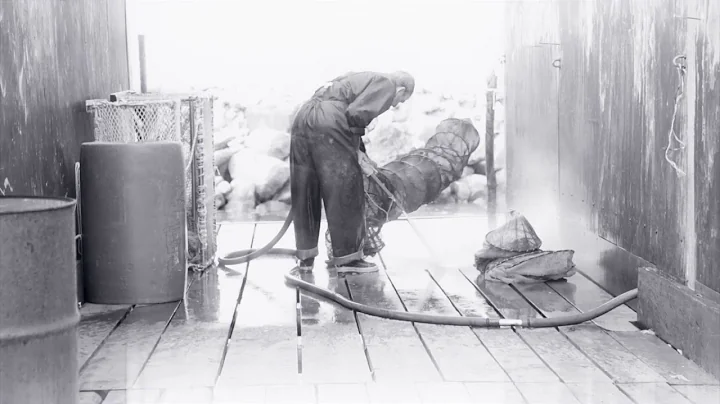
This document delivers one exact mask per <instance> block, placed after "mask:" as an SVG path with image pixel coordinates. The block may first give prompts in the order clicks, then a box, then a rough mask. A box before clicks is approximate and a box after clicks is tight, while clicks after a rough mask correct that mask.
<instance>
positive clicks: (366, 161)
mask: <svg viewBox="0 0 720 404" xmlns="http://www.w3.org/2000/svg"><path fill="white" fill-rule="evenodd" d="M358 161H359V162H360V168H362V170H363V173H364V174H365V175H366V176H370V175H373V174H376V173H377V165H376V164H375V163H374V162H373V161H372V160H370V157H368V156H367V154H365V153H363V152H361V151H360V150H358Z"/></svg>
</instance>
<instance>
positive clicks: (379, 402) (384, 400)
mask: <svg viewBox="0 0 720 404" xmlns="http://www.w3.org/2000/svg"><path fill="white" fill-rule="evenodd" d="M367 391H368V396H369V397H370V403H372V404H390V403H393V404H396V403H397V404H417V403H419V402H421V400H420V395H419V394H418V388H417V386H416V385H415V383H395V382H392V383H385V382H375V383H368V385H367Z"/></svg>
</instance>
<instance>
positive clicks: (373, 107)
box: [345, 76, 395, 136]
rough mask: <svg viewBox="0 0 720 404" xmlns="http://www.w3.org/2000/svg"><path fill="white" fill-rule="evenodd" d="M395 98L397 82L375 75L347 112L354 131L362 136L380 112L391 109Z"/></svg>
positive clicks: (346, 114)
mask: <svg viewBox="0 0 720 404" xmlns="http://www.w3.org/2000/svg"><path fill="white" fill-rule="evenodd" d="M393 99H395V84H394V83H393V82H392V81H391V80H390V79H388V78H386V77H382V76H375V77H373V78H372V79H370V82H369V83H368V85H367V86H366V87H365V89H364V90H363V91H362V92H360V94H358V96H357V98H355V100H354V101H353V102H352V103H350V105H349V106H348V108H347V111H346V112H345V116H346V117H347V121H348V124H349V125H350V128H351V129H352V130H353V132H354V133H357V134H358V135H360V136H362V135H364V134H365V128H366V127H367V126H368V125H369V124H370V122H372V120H373V119H375V118H377V117H378V116H379V115H380V114H382V113H383V112H385V111H387V110H388V109H390V107H391V106H392V102H393Z"/></svg>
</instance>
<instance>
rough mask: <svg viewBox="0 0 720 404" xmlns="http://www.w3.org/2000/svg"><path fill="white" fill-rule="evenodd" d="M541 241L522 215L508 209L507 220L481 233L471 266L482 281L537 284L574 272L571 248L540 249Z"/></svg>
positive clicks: (565, 276)
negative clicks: (482, 238)
mask: <svg viewBox="0 0 720 404" xmlns="http://www.w3.org/2000/svg"><path fill="white" fill-rule="evenodd" d="M541 245H542V241H541V240H540V238H539V237H538V235H537V234H536V233H535V229H533V227H532V225H530V222H528V220H527V219H526V218H525V216H523V215H521V214H519V213H517V212H510V220H508V221H507V223H505V224H504V225H502V226H500V227H499V228H497V229H495V230H493V231H491V232H489V233H488V234H487V235H486V236H485V242H484V243H483V247H482V249H480V251H478V252H476V253H475V266H476V267H477V269H478V270H479V271H480V272H482V273H483V275H484V276H485V279H486V280H492V281H500V282H504V283H508V284H510V283H540V282H546V281H551V280H558V279H562V278H568V277H571V276H573V275H575V272H576V270H575V264H574V263H573V261H572V258H573V254H574V251H572V250H560V251H542V250H540V246H541Z"/></svg>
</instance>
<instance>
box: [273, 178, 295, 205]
mask: <svg viewBox="0 0 720 404" xmlns="http://www.w3.org/2000/svg"><path fill="white" fill-rule="evenodd" d="M275 200H276V201H279V202H283V203H290V202H291V201H292V194H291V193H290V182H289V181H288V183H287V184H285V186H284V187H283V189H281V190H280V192H278V194H277V195H276V196H275Z"/></svg>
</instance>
